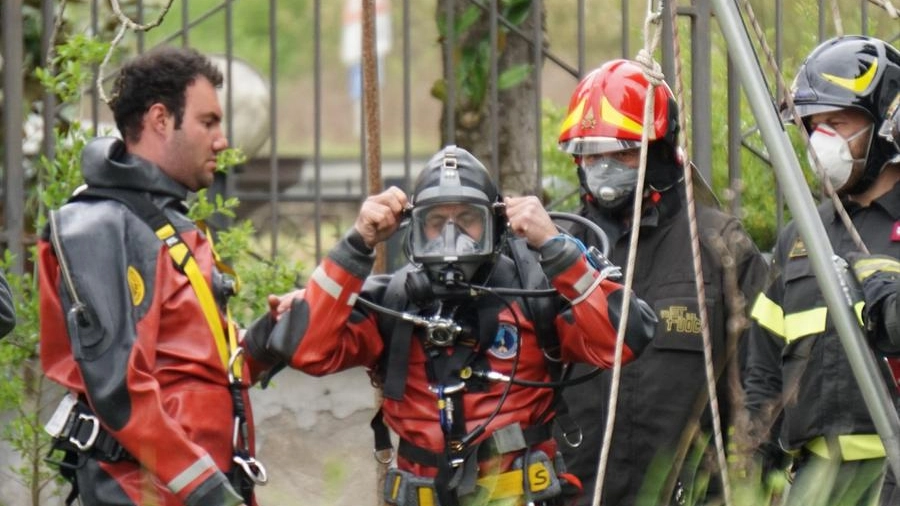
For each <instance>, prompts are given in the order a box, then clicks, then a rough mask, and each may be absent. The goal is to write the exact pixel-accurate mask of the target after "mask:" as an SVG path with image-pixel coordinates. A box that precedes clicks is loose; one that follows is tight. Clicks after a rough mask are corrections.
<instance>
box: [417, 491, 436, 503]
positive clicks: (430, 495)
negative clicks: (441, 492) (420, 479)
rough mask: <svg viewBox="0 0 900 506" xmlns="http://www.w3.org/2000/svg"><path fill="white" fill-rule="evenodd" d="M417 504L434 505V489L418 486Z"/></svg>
mask: <svg viewBox="0 0 900 506" xmlns="http://www.w3.org/2000/svg"><path fill="white" fill-rule="evenodd" d="M417 495H418V496H419V506H434V489H432V488H431V487H419V491H418V494H417Z"/></svg>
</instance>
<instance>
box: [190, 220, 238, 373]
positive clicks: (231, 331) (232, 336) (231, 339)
mask: <svg viewBox="0 0 900 506" xmlns="http://www.w3.org/2000/svg"><path fill="white" fill-rule="evenodd" d="M197 227H198V228H199V229H200V230H202V231H203V234H204V235H205V236H206V240H207V241H209V249H210V251H212V255H213V260H215V262H216V268H218V269H219V272H224V273H226V274H228V275H230V276H231V277H232V278H233V279H234V293H237V292H239V291H240V290H241V279H240V278H239V277H238V275H237V272H235V270H234V269H233V268H232V267H231V266H230V265H228V264H226V263H225V262H223V261H222V258H221V257H219V252H218V251H216V244H215V242H214V241H213V236H212V234H211V233H210V232H209V227H207V226H206V222H204V221H203V220H200V221H198V222H197ZM214 300H215V299H214ZM216 321H219V320H218V319H217V320H216ZM225 321H226V322H227V324H228V350H229V359H230V358H231V353H230V351H231V350H236V349H237V348H238V340H237V331H236V329H235V325H234V320H232V319H231V309H230V308H229V307H228V303H227V302H226V303H225ZM225 368H226V369H227V368H228V362H227V361H226V362H225ZM243 370H244V359H243V357H242V356H241V355H238V356H237V357H236V358H235V360H234V364H233V366H232V371H231V373H232V375H234V377H235V379H238V380H239V379H240V378H241V371H243Z"/></svg>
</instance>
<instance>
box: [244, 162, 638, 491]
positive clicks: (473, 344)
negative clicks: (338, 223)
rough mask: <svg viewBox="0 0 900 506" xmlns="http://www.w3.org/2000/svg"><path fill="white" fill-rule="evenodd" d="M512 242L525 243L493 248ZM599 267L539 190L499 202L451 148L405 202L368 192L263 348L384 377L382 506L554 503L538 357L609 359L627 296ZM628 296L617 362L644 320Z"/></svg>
mask: <svg viewBox="0 0 900 506" xmlns="http://www.w3.org/2000/svg"><path fill="white" fill-rule="evenodd" d="M406 216H409V225H408V237H407V243H408V248H407V250H408V254H409V257H410V260H411V263H410V264H409V265H407V266H406V267H405V268H403V269H401V270H400V271H398V272H397V273H395V274H393V275H376V276H369V273H370V271H371V269H372V265H373V261H374V258H373V248H374V247H375V246H376V245H377V244H378V243H380V242H383V241H385V240H386V239H387V238H388V237H390V236H391V235H392V234H394V233H395V231H396V230H397V229H398V226H399V225H400V223H401V220H402V219H403V218H404V217H406ZM508 234H510V235H511V234H514V235H516V236H518V237H521V238H523V239H513V238H511V237H509V236H508ZM514 242H517V245H518V246H521V247H522V251H520V252H518V253H515V254H510V253H507V254H504V253H501V249H502V248H505V247H506V245H509V246H510V247H514V246H513V245H512V244H511V243H514ZM510 255H511V256H510ZM598 265H599V262H598ZM607 274H608V271H607V270H605V269H598V268H597V267H595V266H593V265H592V264H591V263H590V262H589V261H588V259H587V257H586V256H585V255H584V254H583V253H582V251H581V250H580V249H579V247H578V245H577V244H576V243H575V241H573V240H572V238H571V237H569V236H566V235H562V234H560V233H559V232H558V230H557V229H556V227H555V225H554V224H553V222H552V221H551V220H550V217H549V215H548V214H547V212H546V211H545V210H544V208H543V207H542V205H541V203H540V202H539V201H538V199H537V198H535V197H520V198H505V199H501V197H500V194H499V192H498V190H497V187H496V185H495V183H494V182H493V181H492V180H491V178H490V176H489V173H488V172H487V170H486V169H485V167H484V166H483V165H482V164H481V162H479V161H478V160H477V159H476V158H475V157H474V156H472V154H470V153H469V152H468V151H466V150H464V149H461V148H458V147H456V146H448V147H445V148H444V149H442V150H441V151H439V152H438V153H437V154H436V155H435V156H434V157H432V159H431V160H430V161H429V162H428V165H427V166H426V167H425V168H424V170H423V171H422V172H421V174H420V175H419V177H418V179H417V181H416V183H415V191H414V194H413V196H412V198H411V199H408V198H407V196H406V194H405V193H404V192H403V191H402V190H400V189H398V188H396V187H392V188H390V189H388V190H386V191H384V192H382V193H380V194H378V195H374V196H371V197H369V198H368V199H366V201H365V202H364V203H363V205H362V208H361V210H360V213H359V216H358V218H357V220H356V223H355V225H354V227H353V229H351V230H350V232H349V233H348V234H347V235H346V236H345V237H344V238H343V239H342V240H341V241H340V242H339V243H338V245H337V246H336V247H335V248H334V249H332V250H331V252H330V253H329V255H328V257H327V258H326V260H324V261H323V263H322V264H321V265H319V266H318V268H317V269H316V271H315V272H314V273H313V275H312V277H311V279H310V283H309V285H308V287H307V288H306V289H305V291H304V292H301V293H298V294H295V295H293V296H288V297H285V298H283V299H282V301H281V307H280V309H281V310H284V309H287V308H288V307H289V308H290V309H289V311H288V312H285V313H283V314H281V317H280V319H279V320H278V322H277V324H274V329H273V330H272V332H271V334H270V337H269V338H268V342H267V343H265V346H263V345H262V344H260V345H259V349H262V350H264V351H266V352H268V353H271V354H274V355H276V356H278V357H281V358H282V359H283V360H285V361H286V362H287V363H288V364H289V365H290V366H291V367H293V368H296V369H300V370H302V371H304V372H307V373H310V374H314V375H323V374H329V373H333V372H337V371H340V370H343V369H347V368H349V367H354V366H364V367H367V368H370V369H371V370H372V371H373V373H374V375H375V376H377V377H378V379H379V380H380V381H381V382H382V383H383V385H384V397H385V399H384V403H383V406H382V415H383V419H384V421H385V422H386V423H387V425H388V426H389V427H390V428H391V429H392V430H393V431H394V432H395V433H396V434H398V435H399V438H400V445H399V450H398V452H399V453H398V458H397V467H396V468H395V469H393V470H392V471H391V472H390V473H389V475H388V477H387V481H386V485H385V500H386V501H387V502H388V503H390V504H397V505H404V506H412V505H428V504H440V505H441V506H454V505H457V504H523V503H528V504H560V503H559V502H558V501H560V500H561V498H560V494H561V488H562V486H563V485H564V483H562V482H561V477H562V476H561V475H562V474H563V469H562V468H561V467H560V466H559V464H560V462H559V461H557V460H556V459H555V455H556V449H555V443H554V441H553V439H552V435H551V431H550V427H549V424H550V422H551V421H552V419H553V416H554V413H553V406H552V403H553V393H552V390H551V389H550V388H538V387H537V386H540V385H544V386H546V385H545V384H546V383H547V382H549V381H550V375H549V372H548V371H549V369H548V359H547V358H545V356H544V354H545V353H546V354H548V355H550V356H551V357H553V359H554V360H562V361H565V362H569V361H583V362H588V363H591V364H594V365H595V366H599V367H609V366H610V365H611V364H612V363H613V360H614V351H615V343H616V329H617V327H618V325H619V324H620V321H619V320H620V315H621V313H620V309H621V307H622V303H623V299H624V298H625V297H626V296H625V294H624V293H623V289H622V287H621V286H620V285H619V284H617V283H615V282H613V281H611V280H610V279H607ZM528 277H537V278H540V280H541V281H543V282H544V285H543V286H545V287H546V286H548V285H547V284H546V282H547V280H549V283H550V284H549V286H550V287H552V288H553V289H555V291H554V290H550V289H545V290H543V291H542V292H543V293H542V295H543V297H544V300H545V302H546V303H547V304H548V307H549V308H550V311H541V310H536V309H528V308H529V307H532V308H534V307H536V306H538V305H539V304H529V303H527V302H524V300H525V297H524V295H523V294H525V293H526V292H528V293H529V294H530V295H536V294H537V292H536V291H535V290H533V289H532V290H524V288H527V287H529V285H530V283H528V282H523V280H524V279H525V278H528ZM534 286H536V285H534ZM628 299H629V303H630V313H629V319H628V322H627V323H628V325H627V329H628V330H627V333H626V334H625V340H624V348H623V355H622V356H623V360H624V361H626V362H627V361H630V360H632V359H633V358H634V357H635V356H637V354H638V353H640V351H641V350H642V349H643V348H644V347H645V345H646V344H647V342H648V339H649V337H650V336H649V332H650V331H651V329H652V328H653V326H654V324H655V321H656V319H655V316H654V315H653V313H652V312H651V311H650V310H649V309H648V308H647V307H646V305H645V304H643V302H641V301H640V300H639V299H637V298H635V297H633V296H629V297H628ZM532 313H540V314H543V315H544V316H543V318H540V317H539V316H538V315H536V314H532ZM539 319H540V320H546V321H538V320H539ZM544 323H550V324H551V325H552V327H551V328H552V330H553V332H554V333H556V334H557V337H558V343H557V345H556V346H555V347H554V349H542V347H541V345H540V343H539V342H538V336H536V328H538V327H540V326H542V325H543V324H544ZM250 334H256V333H255V332H251V333H250ZM523 469H528V472H527V473H523ZM497 501H506V502H497Z"/></svg>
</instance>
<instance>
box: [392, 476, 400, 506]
mask: <svg viewBox="0 0 900 506" xmlns="http://www.w3.org/2000/svg"><path fill="white" fill-rule="evenodd" d="M401 483H403V476H401V475H399V474H398V475H396V476H394V484H393V485H392V486H391V499H393V500H395V501H396V500H397V497H398V496H399V495H400V484H401Z"/></svg>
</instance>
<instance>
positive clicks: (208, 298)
mask: <svg viewBox="0 0 900 506" xmlns="http://www.w3.org/2000/svg"><path fill="white" fill-rule="evenodd" d="M83 198H101V199H109V200H115V201H117V202H120V203H122V204H124V205H125V206H126V207H127V208H128V209H130V210H131V212H133V213H134V214H136V215H137V216H138V217H139V218H141V220H143V221H144V222H145V223H146V224H147V225H149V226H150V228H152V229H153V231H154V233H155V234H156V236H157V237H158V238H159V239H160V240H161V241H162V242H163V243H165V244H166V246H167V250H168V252H169V256H171V257H172V261H173V262H174V263H175V266H176V267H177V268H178V270H179V271H181V272H182V273H184V275H185V276H187V278H188V280H189V281H190V283H191V287H192V288H193V289H194V293H195V294H196V295H197V299H198V300H199V301H200V307H201V309H202V311H203V317H204V318H205V319H206V323H207V325H209V329H210V331H212V333H213V337H214V338H215V343H216V349H217V350H218V351H219V358H220V359H221V360H222V366H223V367H224V368H225V370H226V371H228V372H229V376H232V375H233V377H234V378H235V379H236V380H240V377H241V370H242V368H243V366H242V360H241V359H240V357H238V359H237V360H234V361H233V363H232V365H231V367H229V361H230V359H231V354H232V351H233V350H236V349H237V347H238V345H237V334H236V332H235V330H234V325H232V324H231V312H230V310H228V308H227V307H226V309H225V313H226V318H227V321H228V325H227V327H228V330H227V335H226V331H225V329H224V328H223V327H222V320H221V318H219V309H218V307H217V305H216V299H215V297H214V296H213V293H212V289H211V288H210V286H209V283H207V281H206V278H205V277H204V276H203V272H202V271H201V270H200V266H199V264H197V260H196V259H195V258H194V255H193V253H192V252H191V249H190V248H189V247H188V245H187V244H185V242H184V241H183V240H182V239H181V236H180V235H179V234H178V231H177V230H176V229H175V226H174V225H172V223H171V222H170V221H169V219H168V218H167V217H166V215H165V213H163V212H162V210H160V209H159V207H157V206H156V205H155V204H154V203H153V202H152V201H151V200H150V199H148V198H147V197H145V196H144V195H142V194H141V193H139V192H136V191H132V190H125V189H121V188H116V189H113V188H95V187H88V188H87V189H85V190H83V191H82V192H81V193H79V194H78V195H76V196H75V200H79V199H83ZM197 226H198V228H200V230H201V231H203V232H204V233H205V234H206V237H207V240H208V241H209V243H210V247H211V248H212V251H213V258H214V260H215V262H216V266H217V267H219V269H220V270H222V271H223V272H226V273H228V274H231V275H234V270H233V269H231V267H230V266H228V265H226V264H224V263H223V262H222V261H221V260H220V259H219V256H218V254H217V253H216V251H215V248H214V247H213V240H212V234H210V233H209V230H208V228H207V227H206V225H205V224H204V223H203V222H199V223H198V224H197Z"/></svg>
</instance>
